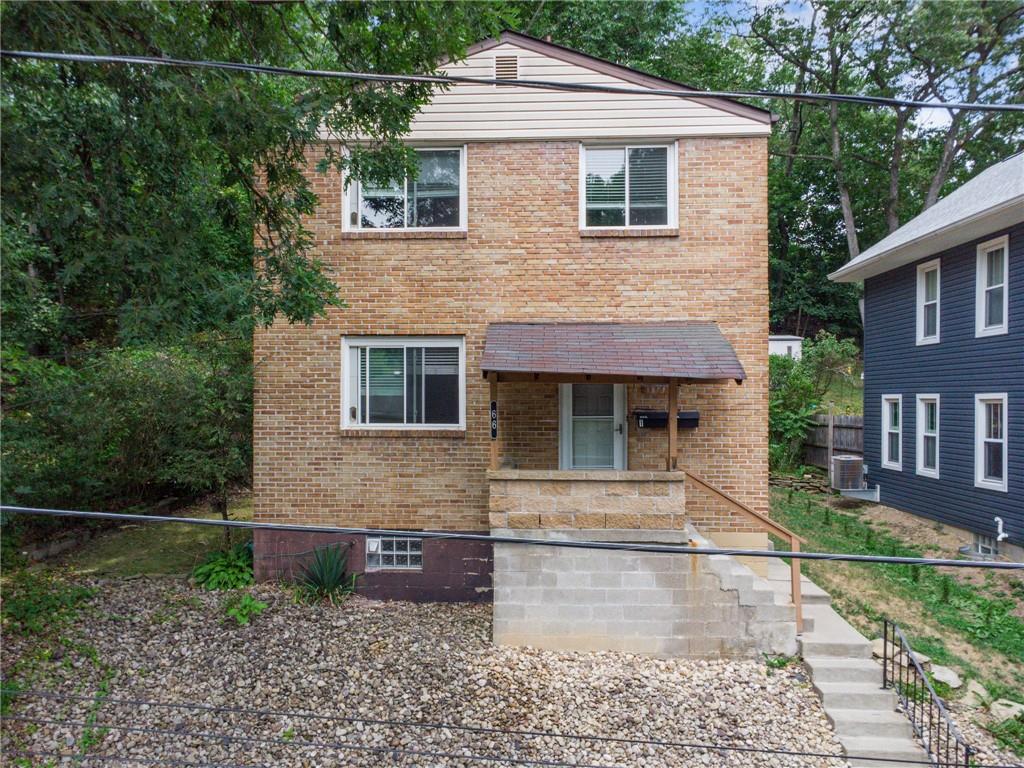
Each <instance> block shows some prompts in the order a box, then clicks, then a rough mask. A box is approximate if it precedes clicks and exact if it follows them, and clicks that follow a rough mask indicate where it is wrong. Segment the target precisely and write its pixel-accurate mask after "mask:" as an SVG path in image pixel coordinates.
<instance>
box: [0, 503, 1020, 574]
mask: <svg viewBox="0 0 1024 768" xmlns="http://www.w3.org/2000/svg"><path fill="white" fill-rule="evenodd" d="M0 512H9V513H11V514H21V515H42V516H44V517H80V518H84V519H87V520H121V521H126V522H133V523H180V524H183V525H214V526H222V527H226V528H243V529H247V530H263V531H286V532H287V531H291V532H296V533H333V534H339V535H355V536H389V537H395V538H404V539H442V540H447V541H479V542H484V543H491V544H521V545H527V546H537V547H561V548H564V549H603V550H612V551H618V552H645V553H647V554H662V555H729V556H732V557H773V558H790V559H796V560H826V561H830V562H851V563H887V564H890V565H931V566H942V567H948V568H982V569H989V570H1002V571H1017V570H1024V563H1008V562H998V561H995V560H948V559H941V558H931V557H894V556H889V555H853V554H844V553H834V552H803V551H800V552H787V551H779V550H773V549H722V548H719V547H688V546H676V545H667V544H635V543H626V542H612V541H570V540H564V539H530V538H518V537H516V536H494V535H491V534H484V533H458V532H455V531H410V530H393V529H387V528H347V527H340V526H326V525H294V524H289V523H256V522H250V521H248V520H215V519H210V518H202V517H174V516H170V515H131V514H126V513H123V512H83V511H78V510H69V509H49V508H45V507H16V506H11V505H7V504H4V505H0Z"/></svg>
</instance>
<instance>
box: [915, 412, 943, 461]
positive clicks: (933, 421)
mask: <svg viewBox="0 0 1024 768" xmlns="http://www.w3.org/2000/svg"><path fill="white" fill-rule="evenodd" d="M917 474H919V475H925V476H927V477H938V476H939V396H938V395H918V396H917Z"/></svg>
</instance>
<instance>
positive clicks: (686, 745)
mask: <svg viewBox="0 0 1024 768" xmlns="http://www.w3.org/2000/svg"><path fill="white" fill-rule="evenodd" d="M10 692H11V693H14V694H16V696H19V695H32V696H39V697H41V698H49V699H57V700H60V701H82V700H87V701H94V697H91V696H84V695H76V694H61V693H56V692H50V691H38V690H20V691H19V690H14V689H11V690H10ZM102 703H103V704H118V705H125V706H143V705H145V706H151V707H162V708H168V709H192V710H198V711H203V712H219V713H232V714H244V715H252V716H260V717H268V716H269V717H282V718H289V719H313V720H335V721H337V720H341V721H344V722H351V723H366V724H370V725H392V726H401V727H418V728H426V729H433V730H446V731H467V732H472V733H483V734H488V735H502V736H530V737H538V738H550V739H566V740H575V741H594V742H608V743H618V744H631V745H636V746H651V747H661V748H666V749H688V750H702V751H709V752H738V753H744V754H765V755H776V756H782V757H807V758H818V759H840V760H863V761H867V762H883V763H902V764H906V765H935V766H939V767H941V766H943V765H951V764H950V763H946V762H939V763H933V762H931V761H928V760H908V759H900V758H889V757H870V756H866V755H848V754H837V753H833V752H811V751H806V750H793V749H782V748H774V747H751V746H745V745H739V744H721V743H711V742H686V741H673V740H661V739H638V738H631V737H619V736H591V735H586V734H570V733H561V732H558V731H530V730H521V729H514V728H510V729H503V728H489V727H484V726H464V725H454V724H450V723H422V722H416V721H406V720H389V719H378V718H360V717H351V716H346V715H337V716H335V715H318V714H312V713H305V712H288V711H280V710H266V709H255V708H253V709H249V708H245V707H223V706H215V705H209V704H195V703H186V702H160V701H152V700H146V699H123V698H111V697H105V698H104V699H103V700H102ZM4 719H6V720H17V721H25V722H44V721H43V719H42V718H30V717H28V716H5V717H0V720H4ZM45 724H51V725H72V726H75V725H83V724H80V723H76V722H71V721H48V722H46V723H45ZM89 727H92V728H95V729H101V728H114V729H120V730H128V731H132V732H135V731H139V732H143V733H147V732H155V733H158V734H164V733H167V734H173V735H180V736H195V737H197V738H206V739H221V740H225V741H235V740H237V741H251V740H253V739H258V737H247V736H233V735H224V734H204V733H195V732H191V731H181V730H173V731H166V730H165V729H152V728H148V727H147V728H143V727H140V726H135V727H132V726H107V725H96V724H93V725H91V726H89ZM262 741H269V742H271V743H281V744H284V745H288V746H297V747H307V748H339V749H344V748H346V747H351V748H353V749H355V748H359V749H362V750H369V751H376V752H395V751H399V752H401V751H402V750H394V749H392V748H391V747H371V746H368V745H354V744H351V743H350V742H327V743H321V742H310V741H306V740H296V739H270V740H267V739H263V740H262ZM406 751H408V752H409V753H410V754H417V755H420V756H430V757H443V756H450V757H458V758H460V759H468V760H483V761H491V762H512V763H517V764H522V765H543V766H575V768H611V767H610V766H600V765H597V766H595V765H588V764H584V763H565V762H560V761H557V760H554V761H552V760H543V759H538V760H531V759H529V758H506V757H498V756H494V755H459V754H457V753H452V754H450V755H448V754H446V753H431V752H422V751H411V750H406ZM218 768H220V767H219V766H218ZM224 768H239V767H235V766H227V767H224ZM241 768H257V767H256V766H247V767H241ZM977 768H1015V766H1011V765H998V764H992V763H979V764H977Z"/></svg>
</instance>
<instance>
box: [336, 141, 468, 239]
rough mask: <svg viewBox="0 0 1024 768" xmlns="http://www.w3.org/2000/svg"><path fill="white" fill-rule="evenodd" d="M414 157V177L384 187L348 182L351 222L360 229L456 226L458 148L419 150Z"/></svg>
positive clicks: (459, 203) (459, 189) (459, 179)
mask: <svg viewBox="0 0 1024 768" xmlns="http://www.w3.org/2000/svg"><path fill="white" fill-rule="evenodd" d="M416 156H417V159H418V160H419V174H418V176H417V177H416V178H415V179H403V180H398V181H394V182H392V183H391V184H388V185H385V186H374V185H371V184H359V183H356V184H353V185H352V187H351V188H350V196H351V197H350V202H349V205H350V210H352V211H353V225H355V226H358V227H359V228H362V229H406V228H411V229H415V228H445V227H458V226H460V224H461V211H462V195H463V193H464V190H463V189H462V151H461V150H458V149H421V150H417V151H416ZM357 210H358V215H355V213H354V212H355V211H357Z"/></svg>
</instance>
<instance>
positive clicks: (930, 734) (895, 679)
mask: <svg viewBox="0 0 1024 768" xmlns="http://www.w3.org/2000/svg"><path fill="white" fill-rule="evenodd" d="M882 639H883V640H884V643H883V646H882V648H883V651H882V687H883V688H892V689H893V690H895V692H896V697H897V699H899V703H900V707H901V708H902V709H903V711H904V712H905V713H906V715H907V717H908V718H909V719H910V725H911V726H912V727H913V729H914V733H915V734H916V735H917V738H918V740H919V741H920V742H921V744H922V745H923V746H924V748H925V751H927V752H928V758H929V759H930V760H931V761H932V765H935V766H942V767H943V768H946V766H949V767H950V768H960V767H961V766H963V768H969V767H970V765H971V756H972V755H973V754H975V752H976V751H977V750H975V749H974V748H973V747H971V746H970V745H969V744H968V743H967V742H966V741H964V737H963V736H962V735H961V733H960V731H959V730H957V727H956V725H955V724H954V723H953V720H952V719H951V718H950V716H949V712H948V711H947V709H946V705H945V704H943V702H942V699H940V698H939V696H938V694H937V693H935V688H933V687H932V684H931V681H930V680H928V676H927V675H926V674H925V673H924V668H923V667H922V666H921V662H920V661H919V660H918V658H917V656H915V655H914V651H913V649H912V648H911V647H910V643H908V642H907V638H906V636H905V635H904V634H903V630H901V629H900V628H899V626H898V625H897V624H894V623H893V622H891V621H889V620H888V619H885V620H884V621H883V624H882Z"/></svg>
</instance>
